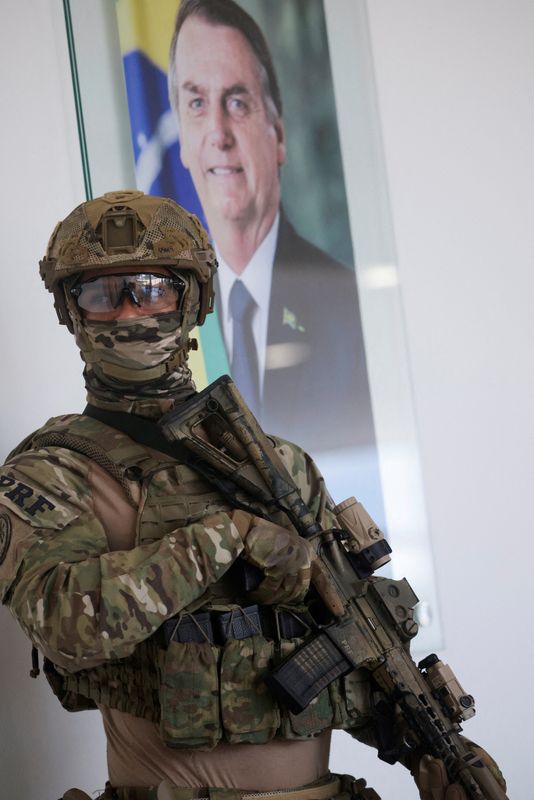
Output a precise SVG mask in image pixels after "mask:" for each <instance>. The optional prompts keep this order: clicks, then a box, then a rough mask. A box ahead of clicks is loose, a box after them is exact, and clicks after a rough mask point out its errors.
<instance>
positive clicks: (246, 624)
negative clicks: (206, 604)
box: [213, 605, 263, 644]
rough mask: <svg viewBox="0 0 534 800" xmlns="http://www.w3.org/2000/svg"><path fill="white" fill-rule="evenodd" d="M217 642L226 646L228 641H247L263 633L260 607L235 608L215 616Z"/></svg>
mask: <svg viewBox="0 0 534 800" xmlns="http://www.w3.org/2000/svg"><path fill="white" fill-rule="evenodd" d="M213 617H214V622H215V630H216V633H217V641H219V642H220V643H221V644H224V642H226V640H227V639H246V638H247V637H248V636H258V635H261V634H262V632H263V626H262V615H261V610H260V607H259V606H258V605H252V606H247V607H246V608H233V609H232V610H231V611H224V612H221V613H216V614H214V615H213Z"/></svg>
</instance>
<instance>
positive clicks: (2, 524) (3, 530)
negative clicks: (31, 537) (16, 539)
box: [0, 514, 11, 564]
mask: <svg viewBox="0 0 534 800" xmlns="http://www.w3.org/2000/svg"><path fill="white" fill-rule="evenodd" d="M10 542H11V520H10V519H9V517H8V516H7V514H0V564H3V563H4V561H5V558H6V556H7V551H8V550H9V543H10Z"/></svg>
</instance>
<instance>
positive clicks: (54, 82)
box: [0, 0, 534, 800]
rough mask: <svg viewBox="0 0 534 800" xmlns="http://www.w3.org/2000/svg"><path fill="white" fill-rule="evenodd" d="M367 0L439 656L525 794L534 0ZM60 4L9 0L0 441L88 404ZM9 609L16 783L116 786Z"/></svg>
mask: <svg viewBox="0 0 534 800" xmlns="http://www.w3.org/2000/svg"><path fill="white" fill-rule="evenodd" d="M329 2H335V0H329ZM368 5H369V20H370V28H371V44H372V48H373V55H374V62H375V70H376V81H377V90H378V102H379V107H380V113H381V118H382V123H383V139H384V148H385V158H386V168H387V177H388V182H389V188H390V196H391V205H392V212H393V219H394V234H395V239H396V244H397V252H398V264H399V271H400V276H401V291H402V297H403V307H404V313H405V324H406V331H407V343H408V354H409V360H410V367H411V374H412V379H413V391H414V397H415V404H416V413H417V421H418V427H419V445H420V452H421V460H422V467H423V478H424V484H425V494H426V500H427V510H428V515H429V521H430V527H431V532H432V542H433V548H434V556H435V562H436V570H437V580H438V591H439V595H440V600H441V614H442V617H443V625H444V631H445V641H446V643H447V649H446V651H445V652H444V653H442V655H443V657H444V658H445V660H447V661H449V662H450V663H451V664H452V665H453V666H454V668H455V670H456V672H457V674H458V676H459V677H460V680H461V682H462V683H463V684H464V686H465V688H466V689H467V690H468V691H470V692H472V693H473V694H474V695H475V696H476V699H477V701H478V714H477V717H476V718H475V719H474V720H472V721H471V722H469V723H468V724H467V726H466V727H467V732H468V734H469V735H470V736H471V737H473V738H474V739H475V740H478V741H480V742H483V743H484V744H485V745H486V746H487V748H488V749H489V750H490V751H491V752H492V753H493V754H494V755H495V756H496V758H497V760H498V761H499V762H500V763H501V765H502V767H503V769H504V770H505V772H506V774H507V776H508V778H509V794H510V797H511V798H513V799H514V800H528V798H529V797H530V796H531V787H532V785H533V784H534V770H533V759H532V756H531V753H530V750H531V747H529V745H530V742H529V734H530V724H529V723H530V721H531V718H532V716H533V713H534V703H533V701H532V699H531V694H530V695H529V694H528V693H527V691H525V689H524V688H523V686H524V685H525V684H526V683H527V682H528V681H529V678H530V675H531V674H532V663H533V661H534V636H533V634H532V630H533V626H532V624H531V623H530V617H529V616H527V614H528V611H529V610H530V607H531V606H532V601H533V599H534V597H533V589H532V580H531V578H530V571H531V570H530V559H529V556H530V555H531V553H532V546H531V545H530V527H531V522H530V520H531V511H530V504H529V498H530V491H531V486H532V479H533V477H534V469H533V463H532V455H531V450H532V445H533V435H532V422H531V414H532V408H533V406H534V403H533V401H534V370H533V363H532V362H533V357H532V349H533V345H534V336H533V334H534V330H533V321H532V313H531V306H532V302H533V301H532V298H533V294H534V292H533V290H534V279H533V254H534V253H533V251H534V225H533V224H532V222H533V220H532V204H533V199H532V198H533V195H532V186H533V185H534V181H533V178H534V174H533V173H534V150H533V147H532V142H533V141H534V102H533V101H534V50H533V48H532V41H533V34H534V4H532V3H531V2H530V0H470V2H469V3H465V2H464V1H463V0H439V2H438V0H404V2H403V3H398V2H397V0H371V2H369V3H368ZM60 6H61V4H60V3H58V2H57V1H54V0H17V2H16V3H15V2H11V3H10V4H9V5H8V7H6V9H5V10H4V14H3V19H2V22H3V25H2V27H1V29H0V37H1V39H0V45H1V49H0V52H1V53H2V70H1V71H0V81H1V87H2V101H3V108H4V109H7V110H9V113H8V114H6V113H4V115H3V125H2V137H3V138H2V148H1V156H0V158H1V159H2V163H1V168H2V172H1V174H2V180H3V192H2V201H1V213H0V220H1V224H2V242H3V248H4V249H3V265H2V274H3V278H4V279H3V281H2V284H1V285H2V291H3V298H4V302H3V309H2V315H1V318H0V332H1V336H2V344H3V347H2V354H1V364H2V376H3V381H2V389H3V391H2V392H1V396H0V404H1V408H0V419H1V420H2V422H1V423H0V451H1V453H0V455H5V454H6V453H7V451H8V450H9V448H10V447H11V446H12V445H13V444H14V443H16V442H17V441H18V440H19V439H20V438H21V437H22V436H23V435H24V434H25V433H27V432H28V431H29V430H31V429H33V428H35V427H36V426H37V425H38V424H40V422H41V421H42V420H43V419H44V418H46V417H48V416H51V415H52V414H56V413H60V412H63V411H72V410H76V409H79V408H81V407H82V405H83V392H82V389H81V381H80V380H79V377H78V376H79V372H80V368H81V362H80V361H79V357H78V355H77V352H76V350H75V348H74V344H73V342H72V341H71V339H70V337H69V336H68V335H67V334H66V331H65V330H64V329H63V330H61V329H60V328H59V327H58V326H57V324H56V323H55V318H54V313H53V311H52V308H51V302H50V297H49V296H47V295H46V293H45V292H44V290H43V288H42V286H40V284H39V280H38V279H37V278H36V274H37V260H38V259H39V258H40V257H41V256H42V255H43V253H44V247H45V244H46V241H47V238H48V236H49V234H50V232H51V230H52V227H53V225H54V224H55V222H56V221H57V219H59V218H60V217H62V216H63V215H64V214H65V213H66V212H67V211H68V210H70V209H71V208H72V207H73V206H74V205H75V204H76V203H77V202H79V201H81V200H82V199H83V185H82V181H81V168H80V165H79V161H78V156H77V137H76V131H75V125H74V111H73V104H72V100H71V93H70V82H69V81H70V78H69V76H68V62H67V58H66V52H65V45H64V43H63V41H62V39H61V16H60V15H61V9H60ZM8 278H9V279H8ZM23 299H24V302H23ZM529 490H530V491H529ZM406 502H409V498H406ZM0 629H1V630H2V653H3V658H2V659H1V661H0V687H1V688H0V697H1V702H0V707H1V709H2V726H1V732H0V753H1V755H0V775H1V789H0V796H1V797H4V796H5V797H6V798H7V797H8V796H20V797H21V798H24V800H41V798H43V797H50V798H54V797H59V796H60V794H61V792H62V791H64V790H65V789H66V788H67V787H68V786H70V785H76V784H78V785H80V786H83V787H84V788H86V789H87V790H93V789H96V788H98V787H101V786H102V785H103V782H104V779H105V767H104V745H103V741H102V736H101V734H100V731H99V725H98V719H97V717H96V715H94V714H90V713H86V714H81V715H77V716H76V715H75V716H70V715H68V714H67V713H66V712H63V711H62V710H61V709H60V708H59V705H58V704H57V703H56V702H55V701H54V700H53V698H52V697H51V696H50V694H49V692H48V691H47V687H46V686H45V683H44V681H43V680H39V681H31V680H30V679H29V678H28V677H27V671H28V670H29V666H30V664H29V646H28V645H27V644H26V641H25V640H24V637H23V636H22V635H21V634H20V633H19V632H18V630H17V629H16V627H15V625H14V623H13V622H12V620H11V618H10V617H9V615H8V614H7V613H6V612H5V610H4V609H2V611H1V612H0ZM6 654H9V655H6ZM332 764H333V768H335V769H338V770H343V771H348V772H350V771H352V772H355V773H358V774H366V775H367V776H368V777H369V780H370V782H372V783H373V784H374V785H375V786H376V788H377V789H378V790H379V791H380V792H381V793H382V794H383V797H384V800H393V799H395V800H404V798H406V800H408V798H413V797H415V796H416V793H415V790H414V788H413V786H412V784H411V781H410V779H409V778H408V777H407V776H406V775H405V774H404V772H403V771H402V770H401V769H400V768H390V767H387V766H386V765H382V764H380V763H379V762H378V761H377V760H376V758H375V757H374V754H372V753H371V752H370V751H369V753H367V752H364V751H363V748H362V747H361V746H359V745H357V744H356V743H353V742H352V741H351V740H350V739H349V738H348V737H347V736H341V735H340V736H337V737H336V744H335V750H334V755H333V762H332Z"/></svg>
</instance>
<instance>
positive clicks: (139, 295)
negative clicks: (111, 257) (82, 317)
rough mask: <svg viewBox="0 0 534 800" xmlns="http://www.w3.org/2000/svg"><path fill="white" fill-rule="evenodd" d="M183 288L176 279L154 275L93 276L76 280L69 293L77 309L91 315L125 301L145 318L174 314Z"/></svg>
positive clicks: (107, 310) (148, 273) (116, 306)
mask: <svg viewBox="0 0 534 800" xmlns="http://www.w3.org/2000/svg"><path fill="white" fill-rule="evenodd" d="M185 288H186V285H185V282H184V281H183V280H182V279H181V278H179V277H178V276H176V275H158V274H157V273H154V272H136V273H132V274H126V273H120V274H117V275H97V276H95V277H94V278H89V279H88V280H83V279H80V280H78V281H77V282H76V283H75V285H74V286H72V288H71V289H70V293H71V295H72V296H73V297H75V298H76V302H77V304H78V307H79V308H81V309H83V310H84V311H89V312H91V313H94V314H104V313H106V312H109V311H113V310H114V309H116V308H118V306H119V305H120V304H121V303H122V302H123V300H124V298H125V297H128V298H129V299H130V300H131V301H132V303H134V305H136V306H137V307H138V308H139V309H141V310H143V311H146V313H147V315H151V314H158V313H163V312H167V311H174V310H176V309H178V308H179V307H180V304H181V300H182V298H183V296H184V290H185Z"/></svg>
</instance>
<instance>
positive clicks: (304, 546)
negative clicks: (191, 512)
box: [230, 510, 314, 605]
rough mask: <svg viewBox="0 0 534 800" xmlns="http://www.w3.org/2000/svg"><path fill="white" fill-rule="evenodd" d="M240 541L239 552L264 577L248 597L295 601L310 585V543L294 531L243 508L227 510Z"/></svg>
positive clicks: (262, 601) (264, 602)
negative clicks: (258, 569)
mask: <svg viewBox="0 0 534 800" xmlns="http://www.w3.org/2000/svg"><path fill="white" fill-rule="evenodd" d="M230 516H231V518H232V521H233V522H234V524H235V525H236V527H237V529H238V531H239V533H240V535H241V537H242V539H243V541H244V543H245V549H244V551H243V553H242V555H243V557H244V558H246V560H247V561H249V562H250V563H251V564H254V566H255V567H259V568H260V569H261V571H262V572H263V574H264V578H263V580H262V581H261V583H260V584H259V586H258V588H257V589H255V590H254V591H253V592H250V595H249V596H250V598H251V600H253V601H254V602H256V603H260V604H262V605H274V604H277V603H296V602H299V601H300V600H302V599H303V598H304V596H305V594H306V592H307V591H308V588H309V586H310V575H311V564H312V561H313V558H314V552H313V547H312V546H311V544H310V543H309V542H307V541H306V539H303V538H302V536H299V535H298V533H296V532H295V531H292V530H288V529H287V528H282V527H280V526H279V525H275V524H274V523H273V522H268V521H267V520H265V519H262V518H261V517H254V516H252V514H248V513H247V512H246V511H241V510H238V511H233V512H231V514H230Z"/></svg>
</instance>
